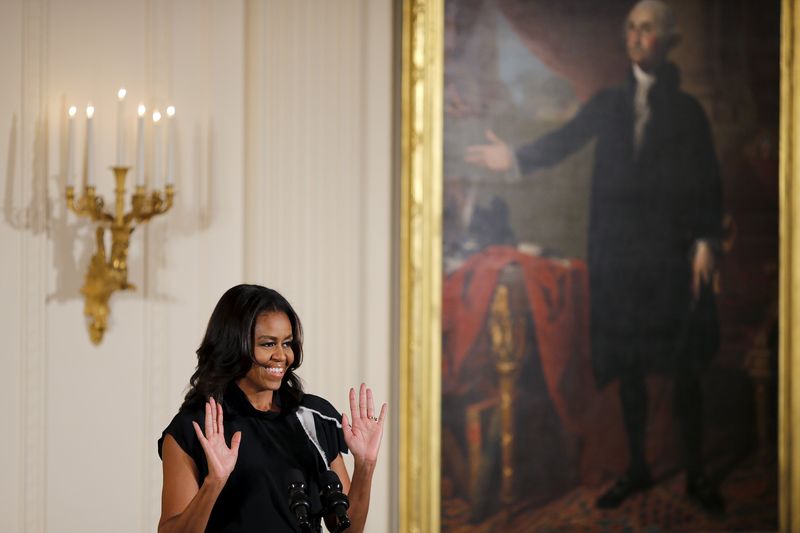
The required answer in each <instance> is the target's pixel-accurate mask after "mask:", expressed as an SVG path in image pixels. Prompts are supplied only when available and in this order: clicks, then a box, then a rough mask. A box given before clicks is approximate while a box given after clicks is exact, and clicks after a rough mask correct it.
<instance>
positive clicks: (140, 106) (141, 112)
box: [136, 104, 147, 117]
mask: <svg viewBox="0 0 800 533" xmlns="http://www.w3.org/2000/svg"><path fill="white" fill-rule="evenodd" d="M145 111H147V108H146V107H145V106H144V104H139V107H138V109H137V110H136V112H137V113H139V116H140V117H143V116H144V113H145Z"/></svg>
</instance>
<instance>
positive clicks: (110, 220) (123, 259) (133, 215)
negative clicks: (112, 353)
mask: <svg viewBox="0 0 800 533" xmlns="http://www.w3.org/2000/svg"><path fill="white" fill-rule="evenodd" d="M112 170H113V171H114V178H115V179H116V188H115V190H114V192H115V194H116V202H115V206H114V212H113V213H112V212H110V211H108V210H107V209H105V207H104V201H103V197H102V196H98V195H97V194H96V192H95V187H94V186H87V187H85V188H84V191H83V195H82V196H81V197H80V198H77V199H76V198H75V190H74V188H73V187H72V186H71V185H68V186H67V208H68V209H70V210H71V211H72V212H73V213H75V214H76V215H78V216H83V217H87V218H89V219H90V220H92V221H93V222H97V228H96V229H95V239H96V248H95V252H94V255H92V259H91V262H90V263H89V269H88V270H87V272H86V280H85V281H84V284H83V287H82V288H81V293H83V296H84V298H85V302H84V307H83V314H84V315H86V317H87V318H88V321H89V323H88V328H89V337H90V338H91V339H92V342H93V343H94V344H100V341H101V340H103V334H104V333H105V331H106V328H107V327H108V316H109V314H110V309H109V305H108V300H109V298H111V295H112V294H113V293H114V292H115V291H126V290H135V289H136V287H135V286H134V285H133V284H131V283H130V282H129V281H128V245H129V244H130V240H131V233H133V230H134V229H136V227H137V226H138V225H141V224H143V223H146V222H147V221H149V220H150V219H151V218H153V217H154V216H156V215H161V214H163V213H166V212H167V211H168V210H169V209H170V207H172V202H173V198H174V197H175V188H174V187H173V185H172V184H167V185H166V186H165V187H164V190H163V191H158V190H155V191H152V192H151V193H150V194H148V193H147V190H146V188H145V187H144V186H143V185H137V186H136V188H135V190H134V193H133V196H132V197H131V209H130V211H128V212H127V213H126V212H125V177H126V175H127V173H128V170H130V168H129V167H112ZM108 230H110V231H111V254H108V252H107V250H106V244H105V235H106V231H108Z"/></svg>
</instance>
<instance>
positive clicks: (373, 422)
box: [342, 383, 386, 463]
mask: <svg viewBox="0 0 800 533" xmlns="http://www.w3.org/2000/svg"><path fill="white" fill-rule="evenodd" d="M350 416H351V418H352V420H353V422H352V424H351V423H350V421H349V420H348V418H347V415H344V414H343V415H342V429H343V431H344V441H345V442H346V443H347V447H348V448H349V449H350V451H351V452H352V453H353V458H354V459H356V460H362V461H368V462H371V463H374V462H375V461H376V460H377V458H378V450H380V447H381V438H382V437H383V422H384V420H385V418H386V404H383V406H382V407H381V413H380V415H379V416H378V417H376V416H375V402H374V400H373V398H372V389H369V388H367V386H366V385H365V384H363V383H362V384H361V387H360V389H359V394H358V402H356V391H355V390H354V389H352V388H351V389H350Z"/></svg>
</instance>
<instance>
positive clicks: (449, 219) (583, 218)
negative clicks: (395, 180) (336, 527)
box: [399, 0, 800, 533]
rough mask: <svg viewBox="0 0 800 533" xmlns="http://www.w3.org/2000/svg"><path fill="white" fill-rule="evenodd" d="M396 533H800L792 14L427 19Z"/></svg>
mask: <svg viewBox="0 0 800 533" xmlns="http://www.w3.org/2000/svg"><path fill="white" fill-rule="evenodd" d="M402 7H403V27H402V47H401V49H402V84H401V85H402V95H401V102H402V103H401V117H402V133H401V148H400V151H401V166H402V172H401V175H402V176H401V181H402V185H401V197H402V207H401V287H400V297H401V310H400V318H401V320H400V340H401V347H400V351H401V361H400V370H401V373H400V379H401V383H400V385H401V386H400V403H401V406H400V442H399V445H400V462H399V467H400V486H399V519H400V530H401V531H447V532H450V531H452V532H462V533H473V532H488V531H510V530H518V531H540V530H541V531H572V530H578V529H579V530H581V531H594V530H597V531H617V530H619V531H625V530H644V529H647V528H665V529H669V530H684V531H709V530H717V531H730V530H759V531H761V530H764V531H772V530H783V531H794V530H797V529H800V510H799V509H798V507H797V504H796V501H798V498H800V465H798V461H800V444H798V439H797V438H793V431H794V430H793V428H795V427H800V425H798V424H800V405H796V404H798V401H800V400H799V398H800V393H799V392H798V390H797V388H796V386H795V385H793V382H794V381H795V380H793V378H795V377H800V362H799V361H798V358H799V357H800V355H799V354H800V352H799V351H798V348H797V345H796V342H795V341H794V340H793V336H792V334H791V333H792V331H793V330H796V329H795V328H794V326H796V325H798V318H797V312H796V311H794V309H795V308H796V307H797V305H798V301H799V300H798V290H799V289H798V283H800V278H799V277H798V267H797V266H796V265H797V257H798V250H799V249H798V243H797V240H796V238H795V237H794V228H795V227H798V222H800V220H798V218H800V217H799V216H798V214H797V209H796V202H797V200H796V196H797V192H796V189H797V187H795V186H794V181H793V177H794V173H795V171H796V169H797V168H798V163H797V158H795V157H794V153H796V152H795V149H796V147H797V143H798V136H797V134H796V133H795V131H796V129H797V120H796V118H795V115H796V112H795V110H796V109H797V105H798V103H799V102H800V97H798V94H799V93H798V90H797V86H796V81H797V80H798V72H800V70H798V66H797V59H796V58H795V53H796V50H797V47H796V44H795V43H796V39H797V36H796V30H795V22H797V19H798V15H797V6H796V2H795V1H794V0H783V1H774V2H768V3H755V2H747V1H744V0H742V1H735V2H727V1H726V2H721V1H719V0H699V1H697V0H693V1H687V0H667V1H663V2H662V1H660V0H644V1H640V2H636V1H634V0H603V1H602V2H598V1H596V0H563V1H559V2H552V1H547V0H405V1H404V2H403V3H402Z"/></svg>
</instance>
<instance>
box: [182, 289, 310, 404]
mask: <svg viewBox="0 0 800 533" xmlns="http://www.w3.org/2000/svg"><path fill="white" fill-rule="evenodd" d="M270 312H279V313H285V314H286V316H287V317H288V318H289V322H290V323H291V325H292V339H293V340H292V342H291V346H292V352H293V354H294V361H293V362H292V364H291V365H290V366H289V368H288V369H287V370H286V374H285V375H284V377H283V380H282V382H281V386H280V389H278V396H279V400H280V404H281V409H282V410H284V411H288V412H291V411H294V410H295V409H296V408H297V406H298V405H299V404H300V399H301V398H302V397H303V386H302V384H301V383H300V378H299V377H298V376H297V375H295V373H294V370H295V369H297V368H298V367H299V366H300V364H301V363H302V362H303V327H302V325H301V324H300V318H299V317H298V316H297V313H295V311H294V309H292V306H291V305H290V304H289V302H288V301H287V300H286V298H284V297H283V296H281V295H280V293H278V292H277V291H274V290H272V289H268V288H266V287H262V286H260V285H237V286H235V287H232V288H230V289H228V290H227V291H226V292H225V294H223V295H222V298H220V299H219V302H217V306H216V307H215V308H214V312H213V313H211V318H210V319H209V320H208V327H207V328H206V334H205V336H204V337H203V342H202V343H201V344H200V347H199V348H198V349H197V370H195V372H194V374H192V377H191V378H190V379H189V392H187V393H186V398H185V399H184V401H183V405H182V406H181V409H190V408H196V407H199V406H202V405H203V403H204V402H205V401H206V400H207V399H208V398H211V397H213V398H214V399H215V400H217V401H222V399H223V394H224V392H225V389H226V388H227V387H228V385H230V384H231V383H233V382H234V381H236V380H238V379H240V378H242V377H244V375H245V374H247V372H248V371H249V370H250V368H251V367H252V365H253V364H254V362H255V356H254V355H253V354H254V351H253V349H254V347H253V337H254V335H255V333H254V332H255V326H256V320H257V319H258V317H259V315H261V314H262V313H270Z"/></svg>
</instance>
